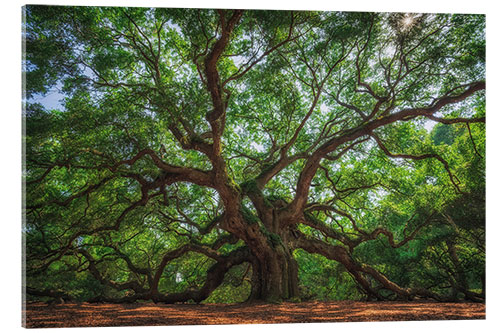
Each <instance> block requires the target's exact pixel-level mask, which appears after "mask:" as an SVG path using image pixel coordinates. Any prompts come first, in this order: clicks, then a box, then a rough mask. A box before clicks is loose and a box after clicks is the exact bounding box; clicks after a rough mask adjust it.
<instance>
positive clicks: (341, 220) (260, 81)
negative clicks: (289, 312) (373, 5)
mask: <svg viewBox="0 0 500 333" xmlns="http://www.w3.org/2000/svg"><path fill="white" fill-rule="evenodd" d="M25 14H26V15H25V22H24V31H25V35H24V38H25V60H24V72H25V83H26V86H25V93H26V99H25V103H26V107H25V120H26V136H25V144H26V148H25V149H26V150H25V151H26V161H25V173H24V177H25V189H26V202H25V216H26V223H25V225H24V228H23V235H24V239H25V244H26V255H25V261H26V265H25V268H26V291H27V294H28V295H29V296H28V297H29V298H30V299H32V298H38V299H46V298H47V297H48V298H63V299H78V300H90V301H92V300H94V301H117V302H123V301H136V300H153V301H160V302H167V303H172V302H186V301H194V302H201V301H206V302H239V301H245V300H247V299H262V300H267V301H280V300H286V299H292V300H299V299H302V300H305V299H310V298H316V299H348V298H349V299H360V298H366V299H412V298H415V297H425V298H434V299H437V300H458V299H468V300H474V301H482V300H484V297H485V289H484V269H485V248H484V237H485V209H484V202H485V162H484V160H485V133H484V129H485V126H484V122H485V96H484V95H485V94H484V90H485V37H484V26H485V19H484V16H482V15H447V14H412V13H406V14H403V13H357V12H352V13H351V12H308V11H303V12H290V11H257V10H246V11H244V10H204V9H203V10H198V9H164V8H109V7H64V6H27V7H26V8H25ZM53 91H58V92H59V94H60V96H61V98H62V100H61V104H60V106H59V107H48V106H47V103H42V102H41V101H42V97H43V96H45V95H46V94H50V93H52V92H53Z"/></svg>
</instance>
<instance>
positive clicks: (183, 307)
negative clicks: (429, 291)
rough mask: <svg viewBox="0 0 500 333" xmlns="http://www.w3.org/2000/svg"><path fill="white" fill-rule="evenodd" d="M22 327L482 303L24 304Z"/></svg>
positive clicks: (329, 315)
mask: <svg viewBox="0 0 500 333" xmlns="http://www.w3.org/2000/svg"><path fill="white" fill-rule="evenodd" d="M25 315H26V327H75V326H158V325H213V324H268V323H313V322H337V321H409V320H450V319H485V305H484V304H477V303H434V302H407V303H405V302H354V301H340V302H304V303H283V304H228V305H225V304H204V305H193V304H177V305H162V304H153V303H142V304H141V303H139V304H89V303H81V304H73V303H70V304H59V305H47V304H45V303H32V304H28V305H27V308H26V313H25Z"/></svg>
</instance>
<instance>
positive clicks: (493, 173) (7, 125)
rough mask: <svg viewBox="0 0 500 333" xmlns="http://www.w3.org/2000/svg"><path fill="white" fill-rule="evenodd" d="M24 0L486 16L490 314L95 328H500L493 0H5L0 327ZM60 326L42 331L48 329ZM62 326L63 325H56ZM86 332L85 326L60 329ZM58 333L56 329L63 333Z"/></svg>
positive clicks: (6, 291) (6, 316)
mask: <svg viewBox="0 0 500 333" xmlns="http://www.w3.org/2000/svg"><path fill="white" fill-rule="evenodd" d="M25 4H49V5H50V4H54V5H55V4H59V5H82V6H91V5H106V6H143V7H181V8H182V7H195V8H196V7H205V8H246V9H297V10H335V11H379V12H384V11H391V12H428V13H431V12H434V13H435V12H440V13H479V14H486V15H487V16H486V19H487V21H486V22H487V33H486V35H487V43H486V45H487V85H488V87H487V155H486V156H487V289H488V290H487V297H488V299H487V319H486V320H473V321H432V322H399V323H332V324H275V325H238V326H237V327H235V326H234V325H225V326H203V327H201V326H174V327H169V328H165V327H150V328H144V327H130V328H96V329H94V330H98V331H105V332H122V331H123V332H138V331H141V332H142V331H144V330H145V331H146V332H160V331H165V329H168V330H169V332H194V331H196V330H198V331H199V330H203V332H206V333H211V332H223V333H224V332H232V331H234V330H237V331H238V332H251V331H255V330H264V331H266V332H267V331H269V332H270V331H272V330H273V331H275V330H287V331H291V332H303V331H308V330H314V331H321V332H331V331H334V330H335V331H349V332H352V331H354V332H357V331H360V332H361V331H370V333H371V332H382V331H383V332H393V331H404V332H405V333H406V332H424V331H425V332H426V333H427V332H438V331H439V332H446V331H453V332H466V331H467V332H473V331H481V332H489V331H493V330H497V331H498V327H500V326H499V324H500V318H499V317H500V311H499V306H498V302H499V298H498V297H499V288H498V287H497V285H498V280H499V279H500V276H499V274H500V273H499V271H498V263H499V262H500V258H499V257H498V255H499V253H498V249H499V246H498V244H499V242H500V241H499V240H498V239H497V237H498V236H499V227H498V225H499V223H500V221H499V220H498V217H499V214H498V203H499V201H500V193H499V191H498V189H497V187H498V185H499V184H500V182H499V175H498V174H499V172H498V169H497V168H499V167H500V166H499V159H498V158H499V153H498V152H499V151H500V148H499V144H500V140H499V135H500V128H498V127H499V126H500V117H499V106H500V105H499V94H500V90H499V85H498V82H499V81H498V78H497V75H498V74H499V73H500V71H499V64H500V59H499V57H500V54H499V52H498V51H499V50H498V41H500V14H499V11H498V10H497V8H496V7H497V6H496V5H495V1H492V0H474V1H470V0H469V1H462V0H455V1H449V0H418V1H404V0H403V1H401V0H399V1H392V0H391V1H388V0H379V1H377V0H371V1H370V0H355V1H335V0H323V1H322V0H306V1H298V0H287V1H285V0H279V1H276V0H274V1H270V0H267V1H266V0H252V1H242V0H233V1H228V0H206V1H199V0H196V1H193V0H184V1H182V0H143V1H136V0H128V1H126V0H100V1H99V0H84V1H73V0H65V1H63V0H55V1H49V0H47V1H37V0H33V1H30V2H28V3H26V2H22V1H19V0H7V1H5V2H2V7H1V8H0V15H1V16H0V24H1V30H0V31H1V32H2V35H1V37H2V38H1V39H0V57H1V61H0V66H1V67H0V68H1V71H0V75H1V76H0V84H1V89H0V92H1V95H0V96H1V103H0V116H1V121H0V135H1V137H0V143H1V146H0V166H1V172H0V188H1V190H0V208H1V210H0V226H1V227H0V279H1V283H0V319H1V320H0V327H1V328H2V329H3V330H4V331H5V332H11V331H19V330H21V329H22V328H21V253H22V249H21V7H22V6H23V5H25ZM54 330H56V329H45V330H44V332H51V331H54ZM57 330H58V331H60V330H61V329H57ZM63 330H81V329H63ZM58 331H56V332H58Z"/></svg>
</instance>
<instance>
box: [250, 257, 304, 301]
mask: <svg viewBox="0 0 500 333" xmlns="http://www.w3.org/2000/svg"><path fill="white" fill-rule="evenodd" d="M252 270H253V274H252V291H251V294H250V298H249V300H263V301H266V302H280V301H282V300H287V299H292V298H296V297H299V287H298V266H297V262H296V261H295V259H294V258H293V256H292V255H291V254H290V253H287V254H285V252H283V251H279V250H277V251H276V252H275V253H272V254H271V255H269V256H266V260H264V261H259V260H254V261H253V263H252Z"/></svg>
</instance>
